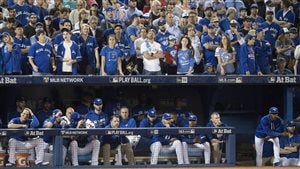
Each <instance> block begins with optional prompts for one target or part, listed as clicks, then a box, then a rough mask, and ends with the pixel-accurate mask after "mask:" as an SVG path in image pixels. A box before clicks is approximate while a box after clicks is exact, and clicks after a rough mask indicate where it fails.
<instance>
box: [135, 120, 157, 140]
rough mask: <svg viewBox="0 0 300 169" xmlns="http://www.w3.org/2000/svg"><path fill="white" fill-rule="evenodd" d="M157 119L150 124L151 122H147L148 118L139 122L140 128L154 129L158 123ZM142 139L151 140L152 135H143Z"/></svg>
mask: <svg viewBox="0 0 300 169" xmlns="http://www.w3.org/2000/svg"><path fill="white" fill-rule="evenodd" d="M158 122H159V121H158V119H156V120H154V121H153V122H152V123H151V121H150V120H149V118H148V117H146V118H144V119H143V120H142V121H141V122H140V126H139V127H140V128H150V127H154V126H155V125H156V124H157V123H158ZM143 137H146V138H150V139H151V138H152V135H151V134H150V133H149V134H147V135H143Z"/></svg>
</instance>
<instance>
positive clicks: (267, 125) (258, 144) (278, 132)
mask: <svg viewBox="0 0 300 169" xmlns="http://www.w3.org/2000/svg"><path fill="white" fill-rule="evenodd" d="M278 113H279V110H278V108H277V107H270V108H269V114H267V115H265V116H263V117H262V118H261V119H260V121H259V124H258V126H257V128H256V131H255V150H256V166H262V152H263V146H264V142H265V141H271V142H273V151H274V161H273V165H274V166H280V165H281V162H280V156H279V151H280V146H279V137H280V136H282V135H284V133H283V121H282V119H281V118H280V117H279V116H278Z"/></svg>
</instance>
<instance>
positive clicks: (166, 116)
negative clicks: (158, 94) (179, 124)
mask: <svg viewBox="0 0 300 169" xmlns="http://www.w3.org/2000/svg"><path fill="white" fill-rule="evenodd" d="M162 118H163V119H165V120H170V119H171V114H170V113H164V114H163V116H162Z"/></svg>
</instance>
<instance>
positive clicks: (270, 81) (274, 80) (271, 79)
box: [268, 77, 276, 83]
mask: <svg viewBox="0 0 300 169" xmlns="http://www.w3.org/2000/svg"><path fill="white" fill-rule="evenodd" d="M275 82H276V77H269V78H268V83H275Z"/></svg>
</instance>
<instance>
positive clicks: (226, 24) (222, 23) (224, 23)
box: [219, 17, 230, 32]
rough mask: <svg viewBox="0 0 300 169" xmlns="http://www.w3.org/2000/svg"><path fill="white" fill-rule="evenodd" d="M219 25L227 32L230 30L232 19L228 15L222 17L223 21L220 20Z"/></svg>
mask: <svg viewBox="0 0 300 169" xmlns="http://www.w3.org/2000/svg"><path fill="white" fill-rule="evenodd" d="M219 27H220V29H221V30H222V31H223V32H227V31H228V30H230V21H229V19H228V18H227V17H226V18H223V19H221V21H220V22H219Z"/></svg>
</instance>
